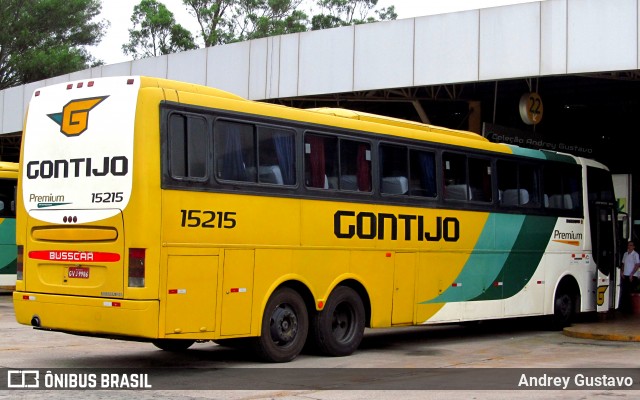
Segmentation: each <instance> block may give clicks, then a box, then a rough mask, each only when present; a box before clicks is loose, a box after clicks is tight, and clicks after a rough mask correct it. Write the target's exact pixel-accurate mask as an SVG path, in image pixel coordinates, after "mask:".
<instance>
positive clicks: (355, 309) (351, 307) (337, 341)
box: [311, 286, 364, 357]
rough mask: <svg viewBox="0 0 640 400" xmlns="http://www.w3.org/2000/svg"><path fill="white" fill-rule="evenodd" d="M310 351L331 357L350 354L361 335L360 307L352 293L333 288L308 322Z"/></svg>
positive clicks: (358, 344)
mask: <svg viewBox="0 0 640 400" xmlns="http://www.w3.org/2000/svg"><path fill="white" fill-rule="evenodd" d="M311 327H312V329H311V334H312V340H313V346H314V348H316V349H318V350H319V351H320V352H321V353H323V354H326V355H329V356H334V357H341V356H348V355H350V354H352V353H353V352H354V351H356V349H357V348H358V346H360V342H361V341H362V336H363V335H364V305H363V304H362V299H361V298H360V296H359V295H358V293H356V291H355V290H353V289H351V288H349V287H346V286H339V287H337V288H336V289H335V290H334V291H333V292H332V293H331V295H330V296H329V300H327V304H326V305H325V307H324V309H323V310H322V311H321V312H319V313H317V314H316V315H314V317H313V319H312V323H311Z"/></svg>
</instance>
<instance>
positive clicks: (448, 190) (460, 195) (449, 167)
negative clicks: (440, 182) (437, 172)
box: [442, 153, 470, 200]
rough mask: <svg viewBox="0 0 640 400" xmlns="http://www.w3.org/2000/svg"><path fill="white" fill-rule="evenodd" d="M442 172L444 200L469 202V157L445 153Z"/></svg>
mask: <svg viewBox="0 0 640 400" xmlns="http://www.w3.org/2000/svg"><path fill="white" fill-rule="evenodd" d="M442 164H443V165H442V167H443V168H442V170H443V172H444V185H445V187H444V198H445V199H449V200H468V199H469V197H470V196H469V193H468V192H469V186H468V185H467V157H466V156H464V155H461V154H454V153H443V154H442Z"/></svg>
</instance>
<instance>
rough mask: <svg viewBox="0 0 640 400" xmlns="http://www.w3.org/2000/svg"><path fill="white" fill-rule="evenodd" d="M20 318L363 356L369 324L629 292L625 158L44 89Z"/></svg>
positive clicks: (144, 84) (197, 101) (381, 123)
mask: <svg viewBox="0 0 640 400" xmlns="http://www.w3.org/2000/svg"><path fill="white" fill-rule="evenodd" d="M20 165H21V169H20V177H21V179H20V181H19V193H20V199H21V201H20V202H18V225H17V243H18V252H19V262H18V271H17V273H18V280H17V285H16V291H15V293H14V297H13V300H14V307H15V312H16V317H17V320H18V322H20V323H22V324H27V325H33V326H34V327H36V328H38V329H45V330H51V331H61V332H68V333H73V334H80V335H89V336H96V337H108V338H120V339H129V340H142V341H150V342H152V343H153V344H155V345H156V346H157V347H159V348H161V349H165V350H174V351H175V350H182V349H186V348H188V347H189V346H190V345H191V344H193V343H194V342H200V341H209V340H212V341H215V342H217V343H219V344H234V345H238V344H243V345H244V344H247V345H253V346H255V349H256V350H257V353H258V354H259V355H260V356H262V357H263V358H264V359H266V360H269V361H275V362H285V361H289V360H292V359H293V358H295V357H296V356H297V355H298V354H299V352H300V351H301V349H302V348H303V346H304V345H305V342H307V341H309V344H310V345H312V346H315V347H316V348H317V349H318V350H319V351H321V352H323V353H325V354H328V355H332V356H343V355H348V354H351V353H352V352H353V351H355V350H356V349H357V347H358V345H359V343H360V341H361V339H362V336H363V331H364V328H365V327H371V328H382V327H390V326H407V325H418V324H435V323H445V322H459V321H470V320H483V319H496V318H505V317H519V316H529V315H549V316H550V318H551V319H552V320H553V322H554V323H556V324H557V325H559V326H563V325H566V324H568V323H570V321H571V318H572V317H573V316H574V315H575V314H576V313H578V312H586V311H605V310H608V309H609V308H610V307H615V305H616V300H615V296H614V295H613V294H612V293H613V292H614V291H615V285H616V282H615V279H612V276H613V275H612V271H613V270H614V268H613V267H614V265H615V264H616V263H615V260H616V259H617V255H616V254H615V253H616V246H615V240H616V238H615V229H614V226H613V222H614V221H615V220H616V218H615V217H616V215H615V204H614V203H615V201H614V200H615V199H614V195H613V185H612V179H611V175H610V173H609V171H608V170H607V169H606V168H605V167H604V166H603V165H601V164H599V163H597V162H595V161H591V160H586V159H582V158H576V157H573V156H571V155H568V154H560V153H555V152H549V151H538V150H530V149H524V148H519V147H516V146H511V145H505V144H496V143H491V142H489V141H487V140H486V139H484V138H483V137H481V136H479V135H476V134H473V133H470V132H463V131H457V130H450V129H445V128H439V127H435V126H430V125H424V124H419V123H414V122H410V121H403V120H398V119H392V118H386V117H382V116H378V115H371V114H366V113H360V112H354V111H349V110H344V109H322V108H321V109H311V110H300V109H294V108H287V107H284V106H279V105H274V104H267V103H260V102H252V101H247V100H245V99H243V98H240V97H238V96H235V95H232V94H229V93H226V92H223V91H220V90H216V89H213V88H209V87H203V86H197V85H192V84H187V83H180V82H174V81H170V80H163V79H155V78H148V77H140V76H132V77H110V78H99V79H91V80H81V81H75V82H70V83H65V84H58V85H53V86H47V87H43V88H41V89H38V90H36V91H35V92H34V94H33V97H32V100H31V102H30V105H29V112H28V117H27V119H26V126H25V131H24V140H23V145H22V159H21V164H20Z"/></svg>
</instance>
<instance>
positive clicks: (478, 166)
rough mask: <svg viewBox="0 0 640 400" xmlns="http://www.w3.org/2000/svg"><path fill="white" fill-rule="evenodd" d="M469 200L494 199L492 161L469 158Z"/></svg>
mask: <svg viewBox="0 0 640 400" xmlns="http://www.w3.org/2000/svg"><path fill="white" fill-rule="evenodd" d="M468 168H469V172H468V175H469V200H473V201H484V202H490V201H492V198H493V196H492V195H491V161H490V160H486V159H482V158H473V157H469V158H468Z"/></svg>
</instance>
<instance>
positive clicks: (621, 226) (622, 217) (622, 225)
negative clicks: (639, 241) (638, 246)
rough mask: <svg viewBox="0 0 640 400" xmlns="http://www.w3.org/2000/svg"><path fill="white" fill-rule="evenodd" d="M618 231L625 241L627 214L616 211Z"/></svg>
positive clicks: (627, 229)
mask: <svg viewBox="0 0 640 400" xmlns="http://www.w3.org/2000/svg"><path fill="white" fill-rule="evenodd" d="M618 232H620V233H621V237H622V239H624V240H625V241H627V240H628V239H629V214H626V213H618Z"/></svg>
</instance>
